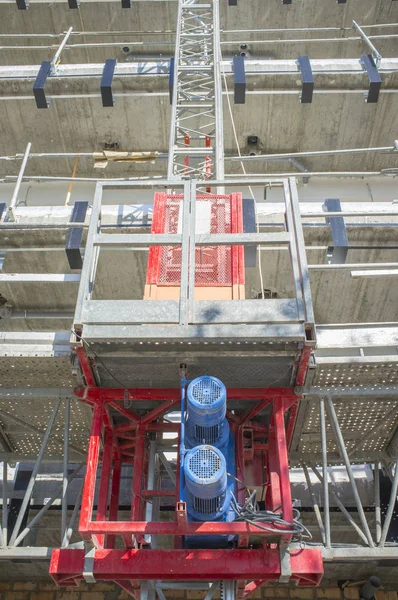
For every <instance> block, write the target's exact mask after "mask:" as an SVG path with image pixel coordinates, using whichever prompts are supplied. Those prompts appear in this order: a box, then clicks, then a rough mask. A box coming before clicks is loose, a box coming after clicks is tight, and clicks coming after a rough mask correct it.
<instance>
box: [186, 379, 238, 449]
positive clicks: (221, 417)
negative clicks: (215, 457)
mask: <svg viewBox="0 0 398 600" xmlns="http://www.w3.org/2000/svg"><path fill="white" fill-rule="evenodd" d="M187 397H188V414H187V420H186V447H187V448H192V447H193V446H197V445H198V444H210V445H212V446H215V447H216V448H219V449H221V450H223V451H225V449H226V447H227V445H228V438H229V424H228V421H227V419H226V418H225V414H226V410H227V390H226V388H225V385H224V384H223V383H222V381H220V380H219V379H217V378H216V377H209V376H207V375H205V376H203V377H197V378H196V379H194V380H193V381H191V383H190V384H189V386H188V390H187Z"/></svg>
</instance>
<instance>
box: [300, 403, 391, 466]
mask: <svg viewBox="0 0 398 600" xmlns="http://www.w3.org/2000/svg"><path fill="white" fill-rule="evenodd" d="M333 403H334V407H335V411H336V416H337V420H338V422H339V425H340V429H341V432H342V435H343V438H344V442H345V446H346V448H347V451H348V454H349V457H350V460H352V461H358V460H364V459H366V457H367V456H371V455H372V454H374V453H377V452H386V451H387V449H388V446H389V444H390V442H391V439H392V436H393V434H394V432H395V430H396V427H397V424H398V399H397V398H388V397H387V398H386V397H377V395H375V396H374V397H369V396H367V397H366V396H362V397H357V398H353V397H346V398H338V399H334V400H333ZM300 412H301V415H300V414H299V416H298V418H297V425H296V431H295V433H294V437H293V443H292V448H291V450H292V452H298V453H299V454H305V455H308V456H312V457H313V460H316V459H318V458H320V456H321V439H320V418H319V400H318V399H314V400H308V401H307V400H306V401H303V402H302V403H301V407H300ZM326 424H327V451H328V453H329V454H338V447H337V443H336V440H335V437H334V434H333V430H332V428H331V426H330V423H329V421H328V419H326ZM340 462H341V461H340Z"/></svg>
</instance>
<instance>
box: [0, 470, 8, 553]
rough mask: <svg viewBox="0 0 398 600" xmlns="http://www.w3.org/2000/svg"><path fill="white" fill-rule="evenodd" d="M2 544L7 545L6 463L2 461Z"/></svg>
mask: <svg viewBox="0 0 398 600" xmlns="http://www.w3.org/2000/svg"><path fill="white" fill-rule="evenodd" d="M1 520H2V529H3V540H2V542H3V546H4V548H7V545H8V463H7V461H6V460H4V461H3V506H2V519H1Z"/></svg>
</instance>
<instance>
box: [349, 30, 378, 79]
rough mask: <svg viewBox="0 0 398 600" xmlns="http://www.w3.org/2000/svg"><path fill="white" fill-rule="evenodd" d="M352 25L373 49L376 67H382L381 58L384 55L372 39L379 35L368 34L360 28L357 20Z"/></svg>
mask: <svg viewBox="0 0 398 600" xmlns="http://www.w3.org/2000/svg"><path fill="white" fill-rule="evenodd" d="M352 26H353V28H354V29H356V30H357V31H358V33H359V35H360V36H361V38H362V39H363V41H364V42H365V43H366V44H367V45H368V46H369V48H370V49H371V50H372V52H373V55H374V57H375V63H376V67H377V68H379V67H380V63H381V59H382V58H383V57H382V55H381V54H380V52H379V51H378V50H377V48H376V47H375V46H374V45H373V44H372V42H371V41H370V38H371V37H377V36H367V35H366V33H365V32H364V31H363V30H362V29H361V28H360V26H359V25H358V23H357V22H356V21H353V22H352Z"/></svg>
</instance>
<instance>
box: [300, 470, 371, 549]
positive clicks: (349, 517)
mask: <svg viewBox="0 0 398 600" xmlns="http://www.w3.org/2000/svg"><path fill="white" fill-rule="evenodd" d="M311 469H312V470H313V472H314V473H315V475H316V477H318V479H319V481H320V482H321V483H324V478H323V477H322V475H321V474H320V473H319V472H318V469H317V468H316V466H315V465H311ZM330 491H331V492H332V495H333V497H334V499H335V501H336V504H337V506H338V507H339V509H340V510H341V512H342V513H343V515H344V516H345V518H346V519H347V521H348V522H349V523H350V525H352V527H353V528H354V529H355V531H356V532H357V534H358V535H359V537H360V538H361V539H362V540H363V541H364V542H365V544H367V543H368V540H367V539H366V535H365V534H364V532H363V531H362V529H361V528H360V527H358V525H357V524H356V522H355V521H354V519H353V518H352V516H351V515H350V513H349V512H348V510H347V509H346V507H345V506H344V504H343V503H342V501H341V500H340V498H339V496H338V493H337V491H334V489H333V485H332V483H330Z"/></svg>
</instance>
